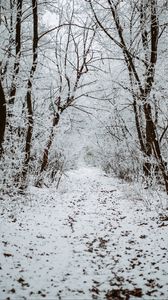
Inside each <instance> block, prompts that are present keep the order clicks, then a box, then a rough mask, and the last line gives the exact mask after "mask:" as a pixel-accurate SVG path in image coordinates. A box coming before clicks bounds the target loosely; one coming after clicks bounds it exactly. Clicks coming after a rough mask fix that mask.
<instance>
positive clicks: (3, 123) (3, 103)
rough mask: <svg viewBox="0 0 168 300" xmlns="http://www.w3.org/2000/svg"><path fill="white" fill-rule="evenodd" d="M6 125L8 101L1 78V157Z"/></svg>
mask: <svg viewBox="0 0 168 300" xmlns="http://www.w3.org/2000/svg"><path fill="white" fill-rule="evenodd" d="M5 127H6V101H5V94H4V90H3V87H2V82H1V80H0V157H1V155H2V150H3V148H2V144H3V141H4V136H5Z"/></svg>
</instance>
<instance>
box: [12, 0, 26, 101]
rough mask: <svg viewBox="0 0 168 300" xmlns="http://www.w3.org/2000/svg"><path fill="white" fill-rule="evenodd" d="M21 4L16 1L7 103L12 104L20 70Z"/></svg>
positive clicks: (19, 1)
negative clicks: (12, 55) (11, 66)
mask: <svg viewBox="0 0 168 300" xmlns="http://www.w3.org/2000/svg"><path fill="white" fill-rule="evenodd" d="M22 3H23V0H17V15H16V30H15V32H16V33H15V56H16V58H15V64H14V74H13V78H12V85H11V91H10V100H9V103H10V104H13V103H14V99H15V96H16V78H17V75H18V73H19V68H20V56H21V24H22V23H21V17H22Z"/></svg>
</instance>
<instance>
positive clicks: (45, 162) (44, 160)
mask: <svg viewBox="0 0 168 300" xmlns="http://www.w3.org/2000/svg"><path fill="white" fill-rule="evenodd" d="M58 122H59V114H58V113H57V114H56V115H55V116H54V118H53V125H52V128H51V133H50V135H49V138H48V141H47V145H46V147H45V149H44V153H43V158H42V164H41V169H40V173H42V172H43V171H44V170H45V169H46V167H47V165H48V154H49V150H50V148H51V145H52V142H53V138H54V128H55V126H57V125H58Z"/></svg>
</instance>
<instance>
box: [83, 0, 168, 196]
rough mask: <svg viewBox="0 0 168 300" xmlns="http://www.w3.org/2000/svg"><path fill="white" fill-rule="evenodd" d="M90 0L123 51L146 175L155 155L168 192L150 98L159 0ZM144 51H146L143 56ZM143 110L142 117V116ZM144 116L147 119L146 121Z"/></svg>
mask: <svg viewBox="0 0 168 300" xmlns="http://www.w3.org/2000/svg"><path fill="white" fill-rule="evenodd" d="M88 2H89V5H90V9H91V11H92V14H93V16H94V19H95V21H96V23H97V24H98V26H99V28H100V29H101V31H102V32H103V33H104V34H105V35H106V36H107V37H108V38H109V39H110V40H111V42H112V43H114V44H115V45H117V46H118V47H119V48H120V49H121V51H122V53H123V57H124V60H125V64H126V66H127V70H128V74H129V81H130V89H131V93H132V97H133V103H132V105H133V110H134V116H135V124H136V129H137V135H138V138H139V143H140V147H141V151H142V153H143V154H144V158H145V160H146V162H145V163H144V173H145V175H146V176H150V174H151V167H152V165H151V159H152V157H153V158H154V159H155V160H156V161H157V164H158V169H159V170H160V171H161V173H162V175H163V178H164V182H165V187H166V191H167V193H168V174H167V170H166V164H165V161H164V159H163V155H162V153H161V146H160V139H159V135H158V128H157V124H156V122H155V118H154V115H153V109H152V99H151V98H152V89H153V85H154V82H155V69H156V64H157V57H158V42H159V38H160V36H161V34H160V33H159V29H160V25H159V19H158V18H159V15H158V3H157V0H150V1H145V0H141V1H139V2H137V1H130V2H126V1H113V0H107V1H100V2H97V1H95V0H89V1H88ZM124 11H127V12H128V11H129V13H128V16H127V18H122V17H124V15H125V14H124ZM100 12H101V14H100ZM102 12H103V15H102ZM126 20H127V21H126ZM125 22H127V24H125ZM128 23H129V24H128ZM128 37H129V39H128ZM128 40H129V42H128ZM141 53H143V56H142V55H141ZM139 66H141V68H139ZM141 70H143V72H142V71H141ZM142 113H143V118H141V115H142ZM143 120H145V123H144V121H143Z"/></svg>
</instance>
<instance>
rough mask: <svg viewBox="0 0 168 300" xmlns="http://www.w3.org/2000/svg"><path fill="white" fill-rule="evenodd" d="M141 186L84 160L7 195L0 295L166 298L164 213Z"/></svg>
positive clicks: (74, 299) (1, 227) (68, 299)
mask: <svg viewBox="0 0 168 300" xmlns="http://www.w3.org/2000/svg"><path fill="white" fill-rule="evenodd" d="M145 193H147V192H145V191H140V193H139V194H137V193H136V192H135V190H133V188H132V186H131V184H128V183H123V182H121V181H120V180H119V179H117V178H115V177H114V178H110V177H108V176H106V175H105V174H103V173H102V171H101V170H98V169H96V168H84V167H83V168H80V169H79V170H76V171H71V172H69V173H68V174H67V176H65V177H64V178H62V180H61V182H60V185H59V189H58V190H56V189H55V188H54V187H52V188H48V189H47V188H46V189H40V188H35V187H32V188H31V189H30V190H29V191H28V192H27V194H26V195H25V196H22V197H21V198H20V199H19V198H16V199H13V198H12V200H10V199H8V196H6V199H2V200H1V222H0V231H1V249H0V273H1V276H0V300H3V299H16V300H19V299H28V300H29V299H42V298H46V299H48V300H50V299H53V300H57V299H62V300H64V299H65V300H89V299H99V300H102V299H108V300H115V299H116V300H117V299H138V298H142V299H158V300H161V299H168V252H167V249H168V235H167V230H168V218H167V217H166V216H164V215H162V216H161V215H159V214H158V209H155V208H156V207H154V209H152V210H149V209H148V205H147V204H148V203H150V201H151V199H148V197H149V195H148V194H145ZM153 195H155V194H153ZM143 197H144V201H142V198H143ZM145 197H146V199H145ZM158 201H160V200H158ZM158 203H159V202H158ZM160 206H161V205H159V209H160Z"/></svg>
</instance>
